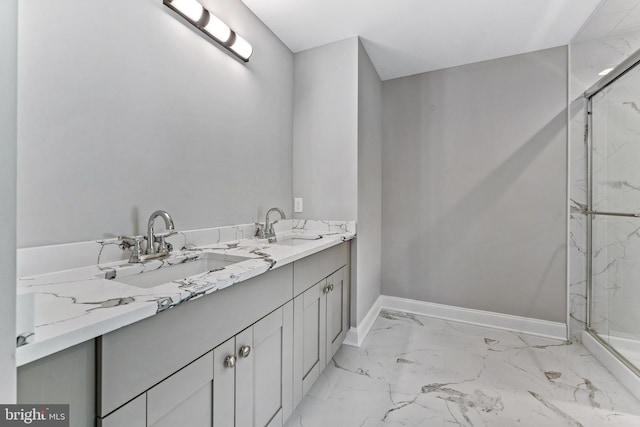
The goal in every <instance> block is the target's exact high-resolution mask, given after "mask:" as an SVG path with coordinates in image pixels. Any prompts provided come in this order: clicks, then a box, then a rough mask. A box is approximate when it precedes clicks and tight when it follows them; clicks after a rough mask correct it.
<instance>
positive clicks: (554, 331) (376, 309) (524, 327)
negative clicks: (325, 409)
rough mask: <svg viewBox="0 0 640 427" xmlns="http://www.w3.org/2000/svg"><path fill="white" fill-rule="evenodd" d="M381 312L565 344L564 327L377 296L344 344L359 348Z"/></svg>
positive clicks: (502, 315) (565, 333) (546, 322)
mask: <svg viewBox="0 0 640 427" xmlns="http://www.w3.org/2000/svg"><path fill="white" fill-rule="evenodd" d="M383 308H386V309H390V310H398V311H404V312H407V313H413V314H419V315H422V316H429V317H435V318H438V319H443V320H451V321H453V322H461V323H469V324H472V325H478V326H486V327H489V328H495V329H503V330H507V331H513V332H518V333H523V334H527V335H535V336H539V337H544V338H551V339H556V340H561V341H566V340H567V325H566V324H564V323H559V322H550V321H547V320H539V319H532V318H529V317H521V316H513V315H509V314H502V313H494V312H490V311H482V310H473V309H469V308H461V307H454V306H450V305H444V304H435V303H430V302H424V301H417V300H412V299H407V298H399V297H390V296H386V295H380V296H379V297H378V299H377V300H376V302H375V303H374V304H373V306H372V307H371V309H370V310H369V312H368V313H367V315H366V316H365V318H364V319H363V320H362V322H360V324H359V325H358V327H357V328H351V329H350V330H349V331H348V332H347V338H346V339H345V342H344V343H345V344H347V345H351V346H356V347H360V345H361V344H362V342H363V341H364V339H365V337H366V336H367V334H368V333H369V331H370V330H371V327H372V326H373V322H374V321H375V320H376V317H378V314H379V313H380V310H381V309H383Z"/></svg>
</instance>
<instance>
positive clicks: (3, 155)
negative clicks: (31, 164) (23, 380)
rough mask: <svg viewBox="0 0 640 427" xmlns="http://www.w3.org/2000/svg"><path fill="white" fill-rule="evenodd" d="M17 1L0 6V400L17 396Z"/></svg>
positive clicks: (11, 0) (7, 1) (10, 400)
mask: <svg viewBox="0 0 640 427" xmlns="http://www.w3.org/2000/svg"><path fill="white" fill-rule="evenodd" d="M17 12H18V2H17V0H5V1H4V2H3V3H2V7H0V58H2V60H1V61H0V200H2V203H0V218H2V221H0V236H2V238H0V293H1V294H2V298H0V402H1V403H13V402H15V399H16V367H15V366H16V360H15V346H16V323H15V322H16V312H15V305H16V303H15V295H16V143H17V142H16V141H17V134H16V84H17V80H18V79H17V69H16V66H17V55H16V54H17V37H16V36H17V31H18V30H17V22H18V16H17Z"/></svg>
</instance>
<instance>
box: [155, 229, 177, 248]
mask: <svg viewBox="0 0 640 427" xmlns="http://www.w3.org/2000/svg"><path fill="white" fill-rule="evenodd" d="M174 234H176V231H170V232H168V233H163V234H158V235H156V238H155V241H156V242H158V253H169V252H171V251H172V250H173V245H172V244H171V243H167V241H166V240H165V239H166V238H167V237H169V236H173V235H174Z"/></svg>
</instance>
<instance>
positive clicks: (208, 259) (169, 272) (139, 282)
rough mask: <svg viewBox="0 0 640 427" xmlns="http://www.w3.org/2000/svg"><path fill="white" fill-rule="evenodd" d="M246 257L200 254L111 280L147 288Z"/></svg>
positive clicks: (121, 275) (219, 267)
mask: <svg viewBox="0 0 640 427" xmlns="http://www.w3.org/2000/svg"><path fill="white" fill-rule="evenodd" d="M248 259H251V258H247V257H241V256H229V255H221V254H201V255H200V256H199V257H198V259H196V260H193V261H186V262H183V263H178V264H173V265H168V266H163V267H162V268H159V269H157V270H150V271H145V272H143V273H136V274H131V275H126V273H125V274H118V275H116V277H114V278H113V280H114V281H115V282H119V283H124V284H127V285H131V286H136V287H138V288H144V289H148V288H153V287H155V286H159V285H163V284H165V283H169V282H173V281H175V280H181V279H184V278H186V277H189V276H194V275H196V274H202V273H206V272H209V271H213V270H218V269H221V268H224V267H227V266H229V265H232V264H236V263H238V262H242V261H246V260H248Z"/></svg>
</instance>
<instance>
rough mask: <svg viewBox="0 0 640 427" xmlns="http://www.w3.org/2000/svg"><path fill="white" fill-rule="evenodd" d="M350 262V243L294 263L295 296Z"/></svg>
mask: <svg viewBox="0 0 640 427" xmlns="http://www.w3.org/2000/svg"><path fill="white" fill-rule="evenodd" d="M348 262H349V243H341V244H339V245H338V246H334V247H332V248H329V249H325V250H324V251H321V252H318V253H317V254H314V255H311V256H308V257H306V258H303V259H301V260H298V261H296V262H294V263H293V295H294V296H298V295H300V294H301V293H302V292H304V291H306V290H307V289H309V288H310V287H312V286H313V285H315V284H316V283H318V282H319V281H320V280H322V279H324V278H325V277H327V276H328V275H330V274H331V273H333V272H334V271H336V270H338V269H339V268H340V267H343V266H345V265H347V263H348Z"/></svg>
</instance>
